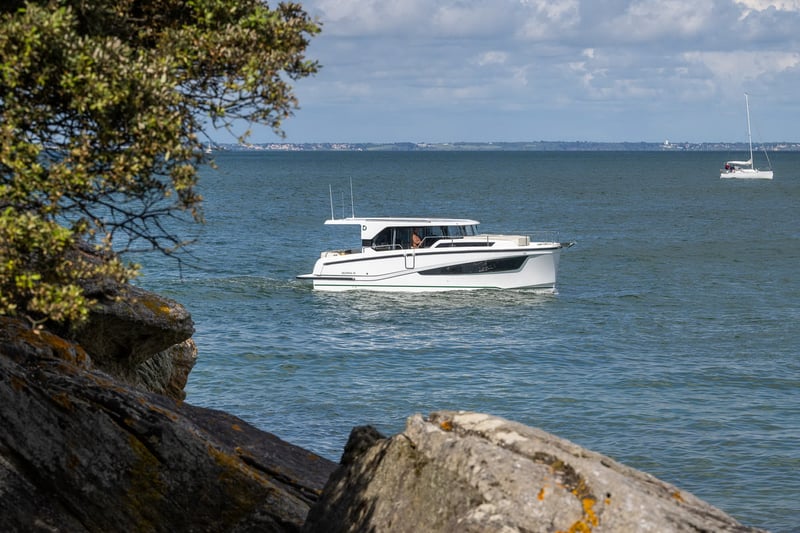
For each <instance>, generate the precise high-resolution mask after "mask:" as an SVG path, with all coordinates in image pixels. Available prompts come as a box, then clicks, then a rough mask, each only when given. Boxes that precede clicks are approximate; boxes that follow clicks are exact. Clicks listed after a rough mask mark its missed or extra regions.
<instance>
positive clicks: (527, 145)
mask: <svg viewBox="0 0 800 533" xmlns="http://www.w3.org/2000/svg"><path fill="white" fill-rule="evenodd" d="M210 149H211V150H212V151H231V152H233V151H275V152H337V151H338V152H458V151H462V152H465V151H482V152H515V151H517V152H519V151H529V152H617V151H619V152H727V151H747V150H748V146H747V143H742V142H738V143H709V142H706V143H689V142H677V143H673V142H669V141H664V142H661V143H654V142H584V141H524V142H485V143H482V142H454V143H412V142H399V143H282V142H272V143H253V144H226V143H220V144H214V143H212V145H211V146H210ZM756 149H758V151H761V150H766V151H768V152H798V151H800V142H774V143H762V144H759V145H758V148H756V147H755V146H754V147H753V150H754V151H755V150H756Z"/></svg>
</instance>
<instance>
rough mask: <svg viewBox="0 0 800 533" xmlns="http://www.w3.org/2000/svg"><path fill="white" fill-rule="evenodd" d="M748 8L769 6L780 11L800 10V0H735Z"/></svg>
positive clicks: (758, 8)
mask: <svg viewBox="0 0 800 533" xmlns="http://www.w3.org/2000/svg"><path fill="white" fill-rule="evenodd" d="M736 3H737V4H742V5H743V6H745V7H747V8H749V9H756V10H758V11H764V10H765V9H769V8H770V7H774V8H775V9H779V10H781V11H800V0H736Z"/></svg>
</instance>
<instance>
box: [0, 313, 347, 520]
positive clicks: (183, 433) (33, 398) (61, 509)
mask: <svg viewBox="0 0 800 533" xmlns="http://www.w3.org/2000/svg"><path fill="white" fill-rule="evenodd" d="M335 466H336V465H335V464H334V463H332V462H331V461H327V460H325V459H323V458H321V457H318V456H316V455H314V454H312V453H311V452H308V451H306V450H303V449H302V448H298V447H296V446H293V445H291V444H288V443H286V442H283V441H281V440H280V439H278V438H277V437H275V436H273V435H269V434H267V433H264V432H261V431H259V430H257V429H256V428H253V427H252V426H250V425H249V424H247V423H246V422H244V421H242V420H240V419H237V418H235V417H233V416H230V415H227V414H225V413H220V412H218V411H211V410H207V409H201V408H197V407H192V406H189V405H186V404H182V403H180V402H176V401H174V400H171V399H169V398H166V397H164V396H159V395H156V394H152V393H148V392H144V391H141V390H139V389H135V388H133V387H131V386H128V385H126V384H124V383H122V382H120V381H118V380H115V379H114V378H112V377H111V376H109V375H108V374H106V373H104V372H100V371H97V370H96V369H94V368H93V367H92V360H91V358H90V357H89V356H88V355H87V354H86V352H85V351H84V350H83V349H82V348H81V347H80V346H78V345H76V344H73V343H70V342H67V341H65V340H64V339H62V338H60V337H57V336H55V335H52V334H50V333H48V332H47V331H41V332H38V333H36V332H33V331H31V330H30V329H28V328H27V326H26V325H25V324H24V323H22V322H19V321H16V320H14V319H9V318H6V317H0V509H2V512H0V531H33V530H50V531H61V532H73V531H75V532H83V531H170V532H171V531H298V530H299V529H300V528H301V526H302V524H303V522H304V521H305V518H306V514H307V512H308V509H309V507H310V505H311V504H312V503H313V502H314V501H315V500H316V499H317V497H318V495H319V494H320V493H321V490H322V487H323V484H324V482H325V480H326V479H327V478H328V475H329V474H330V472H332V471H333V469H334V468H335Z"/></svg>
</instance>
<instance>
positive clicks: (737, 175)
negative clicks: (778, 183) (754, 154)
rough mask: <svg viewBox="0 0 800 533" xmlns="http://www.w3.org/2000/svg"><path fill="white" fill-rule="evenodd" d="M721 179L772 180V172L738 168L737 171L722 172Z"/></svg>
mask: <svg viewBox="0 0 800 533" xmlns="http://www.w3.org/2000/svg"><path fill="white" fill-rule="evenodd" d="M719 177H720V178H721V179H756V180H771V179H772V171H771V170H758V169H753V168H738V169H736V170H723V171H722V172H720V175H719Z"/></svg>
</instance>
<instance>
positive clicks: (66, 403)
mask: <svg viewBox="0 0 800 533" xmlns="http://www.w3.org/2000/svg"><path fill="white" fill-rule="evenodd" d="M52 398H53V401H54V402H56V403H57V404H58V405H60V406H61V407H63V408H64V409H65V410H67V411H72V407H73V404H72V400H70V398H69V395H68V394H67V393H65V392H60V393H58V394H54V395H53V396H52Z"/></svg>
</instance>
